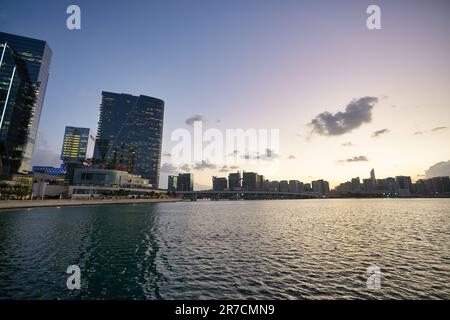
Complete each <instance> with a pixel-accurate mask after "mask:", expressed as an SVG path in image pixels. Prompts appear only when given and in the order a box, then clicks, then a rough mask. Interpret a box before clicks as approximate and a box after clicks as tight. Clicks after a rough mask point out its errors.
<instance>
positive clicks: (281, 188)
mask: <svg viewBox="0 0 450 320" xmlns="http://www.w3.org/2000/svg"><path fill="white" fill-rule="evenodd" d="M279 191H280V192H289V182H287V180H281V181H280V185H279Z"/></svg>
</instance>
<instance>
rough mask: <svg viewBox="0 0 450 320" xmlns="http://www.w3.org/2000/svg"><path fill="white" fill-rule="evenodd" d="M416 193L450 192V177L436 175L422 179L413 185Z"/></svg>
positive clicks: (434, 193)
mask: <svg viewBox="0 0 450 320" xmlns="http://www.w3.org/2000/svg"><path fill="white" fill-rule="evenodd" d="M413 187H414V188H413V190H414V193H416V194H419V195H420V194H422V195H436V194H441V193H450V177H434V178H430V179H420V180H417V182H416V183H415V184H414V185H413Z"/></svg>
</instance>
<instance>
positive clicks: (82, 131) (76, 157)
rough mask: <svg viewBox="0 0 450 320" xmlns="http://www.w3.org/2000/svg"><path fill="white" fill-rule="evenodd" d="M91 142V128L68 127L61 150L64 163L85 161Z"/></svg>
mask: <svg viewBox="0 0 450 320" xmlns="http://www.w3.org/2000/svg"><path fill="white" fill-rule="evenodd" d="M88 142H89V128H77V127H66V130H65V132H64V141H63V146H62V150H61V160H62V161H63V162H64V163H72V162H76V163H83V161H84V160H86V152H87V147H88Z"/></svg>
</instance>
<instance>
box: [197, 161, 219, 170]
mask: <svg viewBox="0 0 450 320" xmlns="http://www.w3.org/2000/svg"><path fill="white" fill-rule="evenodd" d="M194 169H195V170H206V169H216V165H215V164H212V163H208V162H206V161H204V160H203V161H202V163H196V164H195V165H194Z"/></svg>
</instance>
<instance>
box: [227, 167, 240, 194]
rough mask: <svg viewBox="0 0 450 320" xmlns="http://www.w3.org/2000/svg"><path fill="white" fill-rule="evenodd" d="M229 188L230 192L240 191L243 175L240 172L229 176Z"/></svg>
mask: <svg viewBox="0 0 450 320" xmlns="http://www.w3.org/2000/svg"><path fill="white" fill-rule="evenodd" d="M228 188H229V189H230V190H240V189H241V188H242V185H241V173H240V172H239V171H238V172H236V173H230V174H229V175H228Z"/></svg>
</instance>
